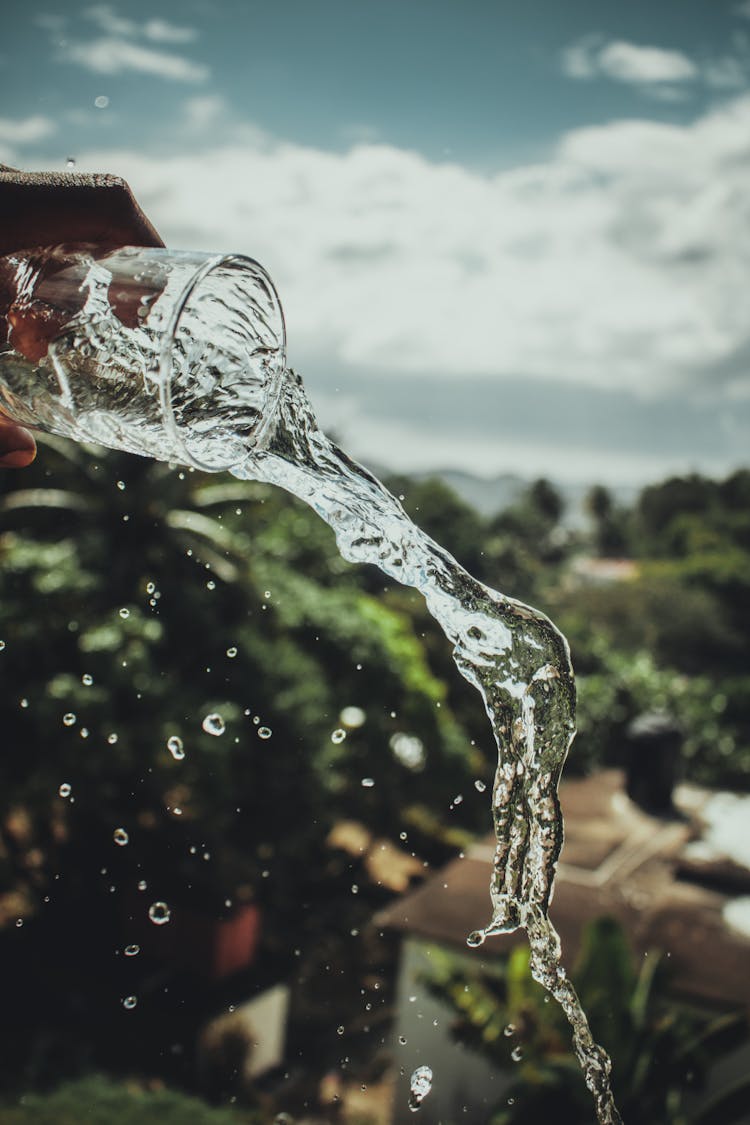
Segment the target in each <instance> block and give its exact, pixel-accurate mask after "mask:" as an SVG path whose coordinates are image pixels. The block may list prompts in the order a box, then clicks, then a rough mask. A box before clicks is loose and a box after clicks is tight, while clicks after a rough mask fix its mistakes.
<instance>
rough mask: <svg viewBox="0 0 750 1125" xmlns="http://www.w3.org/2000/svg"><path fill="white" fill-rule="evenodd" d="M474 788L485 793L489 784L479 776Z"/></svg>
mask: <svg viewBox="0 0 750 1125" xmlns="http://www.w3.org/2000/svg"><path fill="white" fill-rule="evenodd" d="M474 788H475V789H476V791H477V793H484V791H485V789H486V788H487V786H486V785H485V784H484V782H483V781H480V780H479V778H477V780H476V781H475V782H474Z"/></svg>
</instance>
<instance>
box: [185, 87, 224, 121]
mask: <svg viewBox="0 0 750 1125" xmlns="http://www.w3.org/2000/svg"><path fill="white" fill-rule="evenodd" d="M225 111H226V103H225V101H224V99H223V98H222V97H221V96H220V95H219V94H207V95H206V96H205V97H201V98H188V100H187V101H186V102H185V120H186V121H187V124H188V126H189V127H190V128H191V129H205V128H207V127H208V126H209V125H214V124H215V123H216V122H217V121H218V120H219V119H220V118H221V117H222V115H223V114H224V113H225Z"/></svg>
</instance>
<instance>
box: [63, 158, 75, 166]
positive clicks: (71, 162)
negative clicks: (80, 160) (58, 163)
mask: <svg viewBox="0 0 750 1125" xmlns="http://www.w3.org/2000/svg"><path fill="white" fill-rule="evenodd" d="M75 166H76V158H75V156H69V157H68V159H67V160H66V161H65V167H66V168H68V169H70V168H75Z"/></svg>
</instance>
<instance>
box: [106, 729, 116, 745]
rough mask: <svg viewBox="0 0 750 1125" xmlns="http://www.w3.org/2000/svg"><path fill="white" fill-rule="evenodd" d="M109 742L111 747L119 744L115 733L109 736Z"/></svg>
mask: <svg viewBox="0 0 750 1125" xmlns="http://www.w3.org/2000/svg"><path fill="white" fill-rule="evenodd" d="M107 742H108V743H109V744H110V746H114V744H115V743H116V742H117V735H116V734H115V733H114V731H113V732H112V734H110V735H107Z"/></svg>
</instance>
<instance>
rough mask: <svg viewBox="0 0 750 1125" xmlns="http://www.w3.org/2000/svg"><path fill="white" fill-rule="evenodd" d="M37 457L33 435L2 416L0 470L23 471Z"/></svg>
mask: <svg viewBox="0 0 750 1125" xmlns="http://www.w3.org/2000/svg"><path fill="white" fill-rule="evenodd" d="M35 457H36V442H35V441H34V436H33V434H31V433H30V432H29V431H28V430H26V429H24V427H23V426H17V425H16V423H15V422H11V420H10V419H9V418H5V417H4V416H3V415H1V414H0V468H3V469H23V468H25V467H26V465H30V464H31V462H32V461H33V460H34V458H35Z"/></svg>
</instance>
